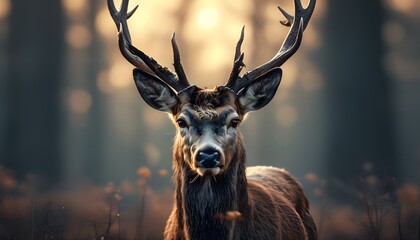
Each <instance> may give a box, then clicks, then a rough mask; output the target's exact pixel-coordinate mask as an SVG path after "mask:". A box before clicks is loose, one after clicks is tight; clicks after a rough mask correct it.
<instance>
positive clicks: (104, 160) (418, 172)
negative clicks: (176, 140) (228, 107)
mask: <svg viewBox="0 0 420 240" xmlns="http://www.w3.org/2000/svg"><path fill="white" fill-rule="evenodd" d="M304 3H305V1H304ZM137 4H140V8H139V9H138V11H137V13H136V14H135V15H134V16H133V17H132V18H131V19H130V20H129V25H130V29H131V34H132V37H133V42H134V44H135V45H136V46H137V47H138V48H140V49H142V50H144V51H145V52H146V53H147V54H149V55H151V56H153V57H154V58H155V59H157V60H158V62H159V63H161V64H163V65H165V66H168V67H171V66H172V64H171V61H172V50H171V45H170V37H171V34H172V32H173V31H176V33H177V41H178V44H179V45H180V48H181V53H182V58H183V63H184V67H185V69H186V71H187V74H188V76H189V80H190V82H192V83H193V84H197V85H199V86H208V87H213V86H215V85H220V84H223V83H224V82H225V81H226V80H227V77H228V75H229V71H230V69H231V65H232V62H233V55H234V47H235V44H236V41H237V39H238V38H239V34H240V30H241V27H242V26H243V25H245V26H246V29H245V42H244V46H243V48H244V52H245V63H246V65H247V68H246V69H245V71H247V70H250V69H252V68H254V67H256V66H258V65H260V64H262V63H264V62H266V61H267V60H269V59H271V57H272V56H273V55H274V54H275V53H276V52H277V51H278V49H279V47H280V45H281V43H282V41H283V39H284V37H285V35H286V34H287V31H288V29H287V28H286V27H283V26H281V25H280V24H279V22H278V21H279V20H282V19H283V16H282V15H281V14H280V13H279V12H278V10H277V5H282V6H284V7H285V8H286V9H287V10H289V12H291V13H293V1H291V0H282V1H276V0H241V1H239V0H235V1H234V0H231V1H217V0H211V1H210V0H171V1H164V0H142V1H138V0H132V1H131V2H130V6H131V8H132V7H134V6H135V5H137ZM116 5H117V6H118V5H119V1H116ZM419 43H420V2H419V1H416V0H369V1H365V0H353V1H345V0H334V1H333V0H318V2H317V6H316V9H315V13H314V15H313V18H312V20H311V22H310V24H309V26H308V28H307V30H306V31H305V33H304V39H303V43H302V46H301V48H300V50H299V51H298V53H297V54H296V55H295V56H293V57H292V58H291V59H290V60H289V61H288V62H287V63H286V64H284V66H283V67H282V68H283V71H284V74H283V75H284V76H283V79H282V84H281V86H280V88H279V90H278V92H277V95H276V97H275V98H274V100H273V101H272V102H271V103H270V104H269V105H268V107H266V108H265V109H263V110H261V111H259V112H258V113H251V114H250V116H249V118H248V119H247V121H246V122H245V123H244V124H243V125H242V126H241V129H242V131H243V133H244V135H245V140H246V145H247V155H248V164H249V165H257V164H261V165H273V166H279V167H284V168H286V169H288V170H289V171H290V172H292V173H293V174H294V175H296V176H297V177H298V178H299V180H300V182H301V183H302V184H303V186H304V189H305V192H306V193H307V195H308V196H309V198H310V201H311V204H312V209H313V214H314V215H315V217H316V219H317V224H318V228H319V231H320V235H321V238H322V239H359V238H364V239H366V237H367V238H368V239H397V238H395V237H396V236H399V237H400V239H419V238H420V236H419V235H420V230H419V227H420V189H419V186H420V126H419V123H420V94H419V93H420V44H419ZM132 68H133V67H132V66H131V65H130V64H129V63H128V62H126V60H125V59H124V58H123V57H122V56H121V55H120V53H119V50H118V46H117V31H116V28H115V25H114V23H113V22H112V19H111V17H110V16H109V13H108V10H107V8H106V1H105V0H89V1H88V0H61V1H58V0H39V1H31V0H13V1H11V0H0V238H1V239H45V237H48V238H50V237H54V238H58V239H92V238H98V239H100V238H101V237H103V238H105V239H161V237H162V231H163V226H164V224H165V221H166V218H167V216H168V214H169V210H170V208H171V204H172V191H173V190H172V184H171V172H172V170H171V152H172V149H171V146H172V139H173V136H174V131H175V129H174V127H173V126H172V123H171V122H170V120H169V118H168V117H167V116H166V115H165V114H163V113H161V112H157V111H155V110H153V109H151V108H149V107H148V106H146V104H145V103H144V102H143V101H142V100H141V98H140V97H139V94H138V93H137V90H136V88H135V85H134V84H133V80H132V75H131V71H132Z"/></svg>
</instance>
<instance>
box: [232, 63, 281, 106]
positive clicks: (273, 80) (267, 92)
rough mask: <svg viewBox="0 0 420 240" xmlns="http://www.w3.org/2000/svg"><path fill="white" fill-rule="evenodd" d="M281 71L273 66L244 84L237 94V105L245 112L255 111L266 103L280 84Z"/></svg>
mask: <svg viewBox="0 0 420 240" xmlns="http://www.w3.org/2000/svg"><path fill="white" fill-rule="evenodd" d="M281 76H282V71H281V69H280V68H275V69H273V70H271V71H269V72H267V73H265V74H264V75H262V76H260V77H258V78H257V79H255V80H254V81H253V82H251V83H250V84H249V85H248V86H246V87H245V88H244V89H243V90H242V91H241V92H240V93H239V96H238V100H239V105H240V106H241V107H242V109H243V111H244V112H245V113H247V112H249V111H255V110H258V109H260V108H263V107H264V106H265V105H267V104H268V103H269V102H270V101H271V99H273V97H274V95H275V94H276V91H277V88H278V87H279V85H280V80H281Z"/></svg>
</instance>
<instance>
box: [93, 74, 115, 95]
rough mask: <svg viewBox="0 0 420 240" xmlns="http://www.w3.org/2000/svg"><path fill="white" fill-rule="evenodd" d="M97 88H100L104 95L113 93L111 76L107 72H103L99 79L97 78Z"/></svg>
mask: <svg viewBox="0 0 420 240" xmlns="http://www.w3.org/2000/svg"><path fill="white" fill-rule="evenodd" d="M96 86H97V87H98V89H99V90H101V92H104V93H110V92H112V89H113V88H112V86H111V83H110V82H109V76H108V72H107V71H105V70H104V71H102V72H100V73H99V74H98V77H97V78H96Z"/></svg>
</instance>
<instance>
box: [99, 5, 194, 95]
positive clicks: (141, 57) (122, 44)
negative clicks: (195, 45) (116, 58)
mask: <svg viewBox="0 0 420 240" xmlns="http://www.w3.org/2000/svg"><path fill="white" fill-rule="evenodd" d="M128 1H129V0H122V2H121V6H120V11H118V10H117V9H116V8H115V4H114V1H113V0H107V2H108V10H109V13H110V14H111V16H112V19H113V20H114V22H115V25H116V26H117V29H118V45H119V48H120V51H121V54H122V55H123V56H124V57H125V59H127V60H128V61H129V62H130V63H131V64H133V65H134V66H136V67H137V68H139V69H140V70H143V71H145V72H147V73H149V74H151V75H153V76H156V77H158V78H159V79H160V80H162V81H163V82H165V83H166V84H168V85H169V86H170V87H172V88H173V89H175V90H176V91H177V92H180V91H182V90H184V89H186V88H187V87H189V86H190V84H189V83H188V80H187V77H186V75H185V72H184V69H183V67H182V64H181V56H180V53H179V50H178V46H177V44H176V40H175V33H174V34H173V35H172V48H173V52H174V67H175V72H176V74H175V73H173V72H172V71H170V70H169V69H168V68H166V67H162V66H161V65H160V64H159V63H157V62H156V61H155V60H154V59H153V58H151V57H149V56H147V55H146V54H145V53H144V52H143V51H141V50H139V49H137V48H136V47H134V46H133V45H132V42H131V36H130V31H129V30H128V25H127V19H129V18H130V17H131V16H132V15H133V14H134V12H135V11H136V10H137V8H138V5H137V6H136V7H135V8H134V9H133V10H131V11H130V12H127V10H128Z"/></svg>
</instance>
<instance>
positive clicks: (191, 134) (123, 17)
mask: <svg viewBox="0 0 420 240" xmlns="http://www.w3.org/2000/svg"><path fill="white" fill-rule="evenodd" d="M314 7H315V0H311V1H310V3H309V4H308V7H307V8H303V7H302V4H301V2H300V0H295V17H293V16H291V15H289V14H288V13H287V12H286V11H285V10H283V9H282V8H280V7H279V10H280V12H281V13H283V15H284V16H285V17H286V19H287V20H286V21H281V22H280V23H282V24H283V25H285V26H291V28H290V31H289V33H288V35H287V37H286V39H285V40H284V42H283V44H282V46H281V48H280V50H279V51H278V53H277V54H276V55H275V56H274V57H273V58H272V59H271V60H270V61H268V62H267V63H265V64H263V65H261V66H259V67H257V68H255V69H253V70H251V71H248V72H246V73H245V74H243V75H242V76H241V70H242V69H243V67H244V66H245V64H244V63H243V60H244V53H242V52H241V45H242V42H243V39H244V28H242V31H241V36H240V39H239V41H238V43H237V45H236V51H235V58H234V64H233V68H232V71H231V74H230V76H229V79H228V81H227V83H226V84H225V85H223V86H218V87H215V88H214V89H203V88H200V87H197V86H195V85H190V83H189V82H188V80H187V77H186V74H185V72H184V70H183V67H182V64H181V57H180V53H179V49H178V46H177V43H176V40H175V34H173V36H172V48H173V54H174V69H175V72H172V71H170V70H169V69H168V68H165V67H162V66H161V65H159V64H158V63H157V62H156V61H155V60H153V59H152V58H150V57H149V56H147V55H146V54H145V53H144V52H142V51H141V50H139V49H137V48H136V47H134V46H133V45H132V42H131V37H130V33H129V29H128V26H127V19H128V18H130V17H131V16H132V15H133V14H134V12H135V11H136V10H137V7H135V8H134V9H133V10H132V11H130V12H128V11H127V8H128V0H122V3H121V7H120V11H117V9H116V8H115V6H114V3H113V1H112V0H108V8H109V11H110V13H111V16H112V18H113V19H114V22H115V24H116V26H117V29H118V30H119V34H118V36H119V48H120V51H121V53H122V55H123V56H124V57H125V58H126V59H127V60H128V61H129V62H130V63H132V64H133V65H134V66H135V67H136V68H135V69H134V70H133V76H134V80H135V84H136V86H137V89H138V91H139V93H140V95H141V96H142V98H143V99H144V101H145V102H146V103H147V104H148V105H149V106H151V107H152V108H154V109H157V110H160V111H163V112H167V113H169V114H170V115H171V117H172V119H173V122H174V124H175V125H176V127H177V134H176V139H175V148H179V149H176V150H175V151H174V152H175V153H177V154H181V156H177V157H176V158H175V159H183V161H182V162H178V163H176V164H179V165H181V166H186V167H187V168H188V169H189V170H191V171H192V172H194V173H197V174H198V175H200V176H206V175H210V176H215V175H218V174H223V173H224V172H225V171H226V170H227V169H228V168H229V165H230V163H231V160H232V158H233V155H234V154H235V153H237V152H238V151H237V150H236V149H235V148H237V147H238V146H242V138H241V134H240V133H239V131H238V127H239V125H240V123H241V122H242V121H243V119H244V117H245V115H246V114H247V113H248V112H250V111H255V110H258V109H261V108H262V107H264V106H266V105H267V104H268V103H269V102H270V101H271V99H272V98H273V97H274V95H275V93H276V91H277V88H278V86H279V84H280V80H281V77H282V71H281V69H280V66H282V64H283V63H285V62H286V61H287V60H288V59H289V58H290V57H291V56H292V55H293V54H294V53H295V52H296V51H297V49H298V48H299V46H300V44H301V41H302V36H303V31H304V30H305V28H306V26H307V24H308V22H309V19H310V17H311V15H312V12H313V10H314Z"/></svg>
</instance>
